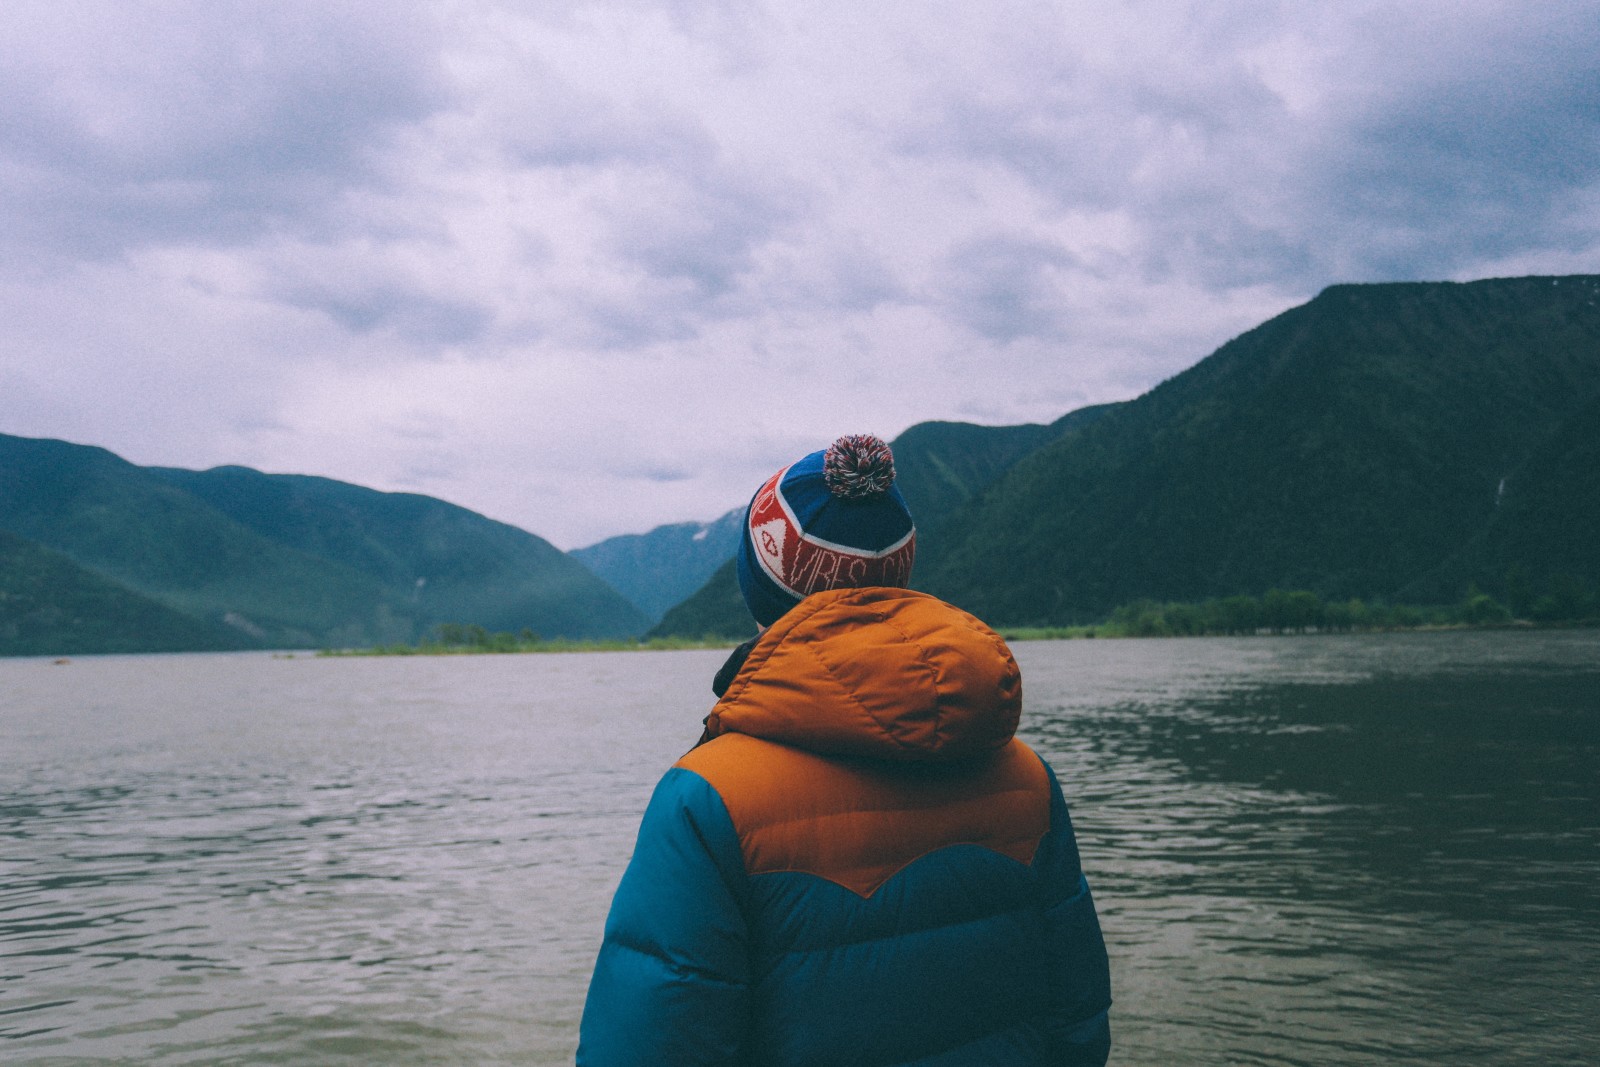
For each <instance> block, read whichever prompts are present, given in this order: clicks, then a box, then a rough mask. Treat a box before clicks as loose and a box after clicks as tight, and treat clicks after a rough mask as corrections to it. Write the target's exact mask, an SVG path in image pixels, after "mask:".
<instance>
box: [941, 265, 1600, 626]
mask: <svg viewBox="0 0 1600 1067" xmlns="http://www.w3.org/2000/svg"><path fill="white" fill-rule="evenodd" d="M1597 303H1600V278H1596V277H1587V276H1585V277H1564V278H1548V277H1545V278H1511V279H1493V280H1488V281H1480V282H1470V283H1405V284H1382V285H1339V286H1333V287H1331V288H1329V289H1327V290H1325V291H1324V292H1322V293H1321V294H1320V295H1318V296H1317V297H1316V298H1315V299H1313V300H1311V301H1310V302H1308V303H1307V304H1304V305H1302V306H1300V307H1297V308H1293V309H1291V310H1289V311H1287V312H1284V313H1283V314H1282V315H1279V316H1277V317H1276V318H1274V319H1272V320H1270V321H1268V322H1266V323H1264V324H1262V325H1261V326H1259V327H1257V328H1255V329H1253V330H1251V331H1250V332H1248V333H1246V334H1244V335H1242V336H1240V337H1238V338H1236V339H1234V340H1233V341H1230V342H1228V343H1227V344H1225V345H1224V346H1223V347H1222V348H1220V349H1218V350H1217V351H1216V352H1215V353H1213V354H1212V355H1211V356H1209V357H1207V358H1206V359H1204V360H1202V361H1201V362H1200V363H1198V364H1196V365H1195V366H1194V367H1192V368H1190V369H1189V370H1187V371H1185V372H1183V373H1182V374H1179V375H1177V376H1176V377H1174V378H1172V379H1170V380H1168V381H1166V382H1164V383H1162V384H1161V385H1159V386H1157V387H1156V388H1155V389H1152V390H1151V391H1150V392H1148V393H1146V394H1145V395H1143V396H1141V397H1139V398H1138V399H1137V400H1134V401H1131V402H1129V403H1127V404H1125V405H1122V406H1120V407H1119V408H1117V409H1116V410H1114V411H1112V412H1109V413H1107V414H1106V415H1105V416H1104V417H1102V418H1100V419H1098V420H1097V421H1095V422H1094V423H1092V424H1091V425H1089V426H1086V427H1083V428H1082V429H1081V430H1079V431H1078V432H1076V433H1073V434H1069V435H1067V436H1066V437H1064V438H1062V439H1060V440H1058V441H1056V442H1054V443H1052V444H1050V445H1047V446H1045V447H1044V448H1041V449H1040V450H1038V451H1036V452H1034V453H1033V454H1031V455H1030V456H1028V457H1027V458H1026V459H1024V460H1022V461H1021V462H1018V463H1017V464H1016V465H1014V466H1013V467H1011V468H1010V469H1009V470H1007V471H1006V472H1005V474H1004V475H1003V476H1001V477H1000V478H999V479H998V480H997V481H996V482H995V483H994V484H993V485H992V486H990V488H989V489H988V491H987V492H985V493H984V494H983V495H982V497H981V498H979V499H976V500H974V501H972V502H971V503H970V504H968V505H966V506H964V507H963V508H961V509H960V510H959V511H958V512H957V513H955V514H954V515H952V516H951V517H950V519H949V520H948V521H947V522H946V523H945V525H944V526H943V528H942V530H941V531H940V550H939V552H938V553H937V554H936V556H935V558H933V559H932V560H931V561H930V562H931V563H932V566H930V567H929V568H927V569H926V570H919V575H918V584H919V586H920V587H921V588H925V589H927V590H928V591H930V592H933V593H935V594H937V595H940V596H943V597H945V598H946V599H949V600H952V601H954V602H955V603H958V604H960V605H961V606H963V607H965V608H968V609H969V610H972V611H974V612H975V613H977V614H979V615H980V616H983V617H985V618H989V619H992V620H995V621H997V622H1000V623H1004V624H1007V625H1018V624H1024V623H1062V622H1074V621H1089V620H1095V619H1099V618H1103V617H1104V616H1105V614H1106V613H1107V612H1109V611H1110V610H1111V609H1112V608H1114V607H1116V606H1118V605H1120V604H1123V603H1127V602H1129V601H1132V600H1135V599H1137V598H1141V597H1150V598H1155V599H1160V600H1198V599H1203V598H1206V597H1212V596H1225V595H1230V594H1234V593H1252V594H1259V593H1262V592H1265V591H1266V590H1268V589H1272V588H1282V589H1308V590H1311V591H1314V592H1316V593H1319V594H1321V595H1322V596H1324V597H1327V598H1333V597H1350V596H1359V597H1376V598H1392V597H1398V596H1402V595H1418V594H1420V593H1422V592H1424V591H1426V592H1428V593H1430V594H1431V596H1432V597H1433V598H1436V599H1449V598H1453V597H1455V596H1459V595H1461V593H1462V592H1463V589H1462V583H1464V582H1465V581H1466V580H1468V579H1470V578H1471V577H1473V576H1474V575H1476V576H1478V577H1489V576H1493V577H1495V578H1496V579H1497V580H1499V576H1503V575H1504V574H1506V573H1507V571H1510V570H1512V569H1514V568H1521V573H1523V574H1524V575H1525V576H1526V578H1525V579H1524V580H1526V581H1531V582H1534V583H1536V584H1537V583H1538V582H1541V581H1547V580H1555V578H1556V577H1557V573H1556V571H1555V570H1554V569H1553V568H1554V567H1555V566H1556V565H1557V564H1559V565H1560V566H1563V567H1572V568H1583V569H1585V570H1586V571H1587V572H1588V573H1592V572H1593V569H1594V566H1595V564H1594V563H1593V559H1594V555H1595V554H1594V551H1593V545H1594V544H1595V542H1594V541H1593V540H1588V541H1586V542H1583V541H1581V539H1579V538H1575V537H1572V536H1570V533H1571V531H1573V530H1575V529H1577V528H1578V527H1577V526H1575V525H1573V524H1572V521H1571V520H1572V519H1573V517H1574V516H1577V515H1587V516H1589V518H1587V519H1586V520H1584V521H1586V522H1588V523H1589V524H1590V527H1591V528H1592V525H1593V509H1594V507H1595V503H1596V496H1595V495H1596V492H1597V488H1596V485H1597V479H1596V477H1595V475H1594V471H1595V469H1596V468H1595V467H1594V466H1593V459H1594V451H1595V437H1594V432H1595V431H1594V414H1593V411H1592V405H1593V404H1594V403H1595V401H1596V399H1597V397H1600V306H1597ZM1496 572H1498V573H1496ZM1577 577H1580V578H1581V575H1580V576H1577ZM1590 580H1591V581H1592V579H1590Z"/></svg>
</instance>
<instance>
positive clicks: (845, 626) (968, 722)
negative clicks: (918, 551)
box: [706, 588, 1022, 762]
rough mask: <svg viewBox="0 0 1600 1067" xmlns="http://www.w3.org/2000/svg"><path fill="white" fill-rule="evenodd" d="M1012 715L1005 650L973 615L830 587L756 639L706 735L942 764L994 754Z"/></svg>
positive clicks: (923, 599) (1012, 723) (1018, 701)
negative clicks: (744, 736)
mask: <svg viewBox="0 0 1600 1067" xmlns="http://www.w3.org/2000/svg"><path fill="white" fill-rule="evenodd" d="M1021 710H1022V676H1021V672H1019V671H1018V670H1017V664H1016V661H1015V660H1013V659H1012V658H1011V650H1010V649H1008V648H1007V647H1006V644H1005V642H1004V641H1003V640H1001V638H1000V636H999V635H998V634H996V633H995V632H994V631H993V630H991V629H989V628H988V627H987V626H985V625H984V624H983V623H982V622H980V621H979V620H978V619H976V618H975V617H973V616H971V615H969V614H967V613H966V612H964V611H962V610H960V609H959V608H955V607H952V606H951V605H949V604H946V603H945V602H944V601H942V600H939V599H937V598H935V597H931V596H928V595H927V594H926V593H918V592H914V591H912V590H909V589H891V588H869V589H830V590H827V591H824V592H821V593H814V594H812V595H811V596H808V597H806V599H805V600H803V601H801V602H800V603H799V604H798V605H796V606H795V607H794V608H793V609H791V610H790V611H789V612H788V613H787V614H785V615H784V616H783V618H781V619H779V620H778V622H777V623H776V624H774V625H773V626H772V627H771V628H770V629H769V630H767V632H766V633H765V634H763V635H762V636H761V640H760V641H758V642H757V643H756V645H755V647H754V648H753V649H752V650H751V651H750V655H749V658H747V659H746V660H745V663H744V666H743V667H742V668H741V669H740V670H739V673H738V674H737V675H735V676H734V679H733V682H732V684H730V685H729V687H728V691H727V693H726V694H724V696H723V697H722V699H721V700H720V701H718V702H717V705H716V707H714V708H713V709H712V711H711V715H710V716H709V717H708V718H707V719H706V733H707V735H708V736H709V737H716V736H718V735H720V734H724V733H740V734H747V735H750V736H753V737H760V738H764V739H766V740H768V741H777V742H779V743H781V744H786V745H793V746H795V747H798V748H804V749H807V750H809V751H812V752H816V753H819V754H822V755H833V756H862V757H870V758H873V759H887V760H896V761H905V762H951V761H955V760H962V759H968V758H971V757H974V756H979V755H982V754H985V753H988V752H993V751H994V750H996V749H998V748H1000V747H1001V746H1002V745H1004V744H1005V743H1006V742H1007V741H1009V740H1010V739H1011V737H1012V735H1013V734H1014V733H1015V732H1016V728H1017V719H1018V716H1019V715H1020V713H1021Z"/></svg>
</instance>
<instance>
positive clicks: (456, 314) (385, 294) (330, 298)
mask: <svg viewBox="0 0 1600 1067" xmlns="http://www.w3.org/2000/svg"><path fill="white" fill-rule="evenodd" d="M271 295H272V297H273V298H274V299H275V300H279V301H282V302H284V303H286V304H290V305H292V306H294V307H299V308H304V309H307V310H311V311H317V312H320V313H322V314H324V315H327V316H328V317H329V318H331V319H333V320H334V321H335V322H337V323H338V324H339V325H341V326H343V327H344V328H345V329H347V330H349V331H351V332H352V333H357V334H366V333H372V332H374V331H378V330H392V331H394V332H395V333H397V334H399V335H400V336H402V337H404V338H406V339H407V340H409V341H414V342H419V343H422V344H425V345H434V344H446V345H463V344H468V343H470V342H472V341H475V340H478V339H480V338H482V337H483V336H484V335H485V334H486V333H487V331H488V330H489V328H490V327H491V326H492V325H493V323H494V312H493V311H492V310H490V309H489V308H488V307H486V306H484V305H483V304H481V303H478V302H475V301H470V300H462V299H453V298H450V297H447V296H441V295H439V294H438V293H435V292H433V291H430V290H428V289H426V288H424V287H422V286H420V285H405V284H400V283H376V284H365V285H363V284H360V283H359V282H354V283H351V284H346V285H340V286H332V285H316V284H312V283H309V282H306V281H304V280H302V279H287V280H285V282H284V283H282V284H280V285H278V286H277V287H275V288H274V289H272V290H271Z"/></svg>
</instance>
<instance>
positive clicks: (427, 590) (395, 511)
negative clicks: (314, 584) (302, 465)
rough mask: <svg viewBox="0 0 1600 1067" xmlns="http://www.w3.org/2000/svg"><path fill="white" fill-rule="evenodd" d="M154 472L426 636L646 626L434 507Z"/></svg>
mask: <svg viewBox="0 0 1600 1067" xmlns="http://www.w3.org/2000/svg"><path fill="white" fill-rule="evenodd" d="M151 471H152V473H153V474H154V475H156V476H157V477H158V478H160V479H162V480H163V481H165V482H167V483H168V484H170V485H173V486H175V487H177V488H180V489H183V490H184V491H186V492H187V493H189V494H190V495H192V496H194V497H195V498H197V499H199V500H201V501H204V502H205V503H206V504H208V505H210V506H211V507H212V508H214V509H216V510H217V511H218V512H220V513H222V514H223V515H225V516H227V517H228V518H229V519H231V520H233V521H234V522H237V523H239V524H240V525H241V526H244V527H246V528H247V529H249V530H251V531H252V532H254V533H256V534H258V535H260V536H262V537H265V538H267V539H268V540H270V541H272V542H273V543H275V544H277V545H280V546H283V547H285V548H288V549H290V550H293V551H296V552H301V553H305V554H306V555H308V556H312V557H315V558H317V559H321V560H326V561H329V562H331V563H333V564H336V565H337V566H339V567H342V568H345V569H347V570H349V571H352V572H355V573H357V574H360V575H362V576H363V577H365V578H368V579H371V580H373V581H376V582H377V583H379V584H380V585H381V586H382V587H383V588H384V589H385V590H386V591H387V592H388V594H389V595H390V596H391V597H393V598H394V599H395V600H396V602H398V604H399V605H400V610H402V612H403V613H404V614H405V615H406V616H408V617H410V618H411V619H413V620H414V622H415V626H416V627H418V628H421V629H426V628H427V627H429V626H432V625H434V624H436V623H440V622H462V623H476V624H477V625H480V626H483V627H484V628H485V629H488V630H510V631H517V630H521V629H524V628H527V629H531V630H533V631H534V632H535V633H538V634H540V635H542V636H545V637H555V636H560V637H625V636H631V635H634V634H637V633H639V632H640V631H642V630H644V629H645V628H646V627H647V626H648V625H649V623H648V620H646V619H645V617H644V616H643V615H642V614H641V613H640V612H638V611H637V610H635V609H634V608H633V607H632V605H630V604H628V603H627V602H626V601H625V600H624V599H623V598H622V597H621V596H619V595H618V594H617V592H616V591H615V590H614V589H612V588H610V587H609V586H607V585H606V584H605V583H604V582H602V581H600V580H599V579H597V578H595V577H594V575H592V574H590V573H589V571H587V570H586V569H585V568H584V567H582V566H581V565H579V564H578V563H576V562H574V561H573V560H572V559H570V558H569V557H568V556H567V555H566V554H565V553H563V552H562V551H561V550H560V549H558V548H556V547H555V546H554V545H552V544H550V543H549V542H548V541H546V540H544V539H543V538H541V537H536V536H534V535H533V534H530V533H528V532H526V531H524V530H520V529H518V528H516V527H515V526H508V525H506V524H505V523H502V522H495V521H494V520H493V519H488V518H485V517H484V516H482V515H479V514H477V513H476V512H473V511H468V510H467V509H466V508H462V507H457V506H456V505H454V504H448V503H446V502H445V501H443V500H438V499H436V498H434V497H429V496H421V495H418V494H415V493H382V492H378V491H377V490H374V489H367V488H363V487H362V486H359V485H351V484H349V483H347V482H339V481H334V480H332V479H329V478H316V477H311V476H307V475H294V474H263V473H262V472H260V471H257V470H252V469H250V468H248V467H215V468H213V469H211V470H207V471H187V470H176V469H172V468H152V469H151Z"/></svg>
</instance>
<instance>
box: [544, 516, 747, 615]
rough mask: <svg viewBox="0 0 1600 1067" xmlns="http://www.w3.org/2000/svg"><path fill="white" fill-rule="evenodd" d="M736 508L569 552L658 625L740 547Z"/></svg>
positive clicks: (611, 538) (607, 540)
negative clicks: (671, 609)
mask: <svg viewBox="0 0 1600 1067" xmlns="http://www.w3.org/2000/svg"><path fill="white" fill-rule="evenodd" d="M743 514H744V509H743V508H734V509H733V510H731V511H729V512H727V513H726V514H724V515H722V516H720V517H719V518H716V519H713V520H712V521H710V522H677V523H670V524H668V525H665V526H657V527H656V528H655V529H653V530H650V531H648V532H646V533H642V534H621V535H619V536H617V537H608V538H606V539H605V540H604V541H600V542H597V543H595V544H592V545H589V546H587V547H584V548H574V549H572V550H571V551H570V552H568V553H567V554H568V555H569V556H571V557H572V558H573V559H575V560H577V561H578V562H579V563H582V564H583V565H584V566H585V567H588V568H589V569H590V570H591V571H593V572H594V573H595V574H596V575H597V576H598V577H599V578H600V579H601V580H603V581H604V582H605V583H606V584H607V585H609V586H611V588H613V589H615V590H616V591H617V592H619V593H621V594H622V595H623V596H624V597H626V598H627V599H628V600H629V601H630V602H631V603H632V604H633V605H634V606H635V607H637V608H638V609H639V610H640V611H641V612H643V613H644V614H645V616H646V617H647V618H649V620H650V622H651V623H652V624H653V623H655V622H658V621H659V620H660V619H661V616H662V615H664V614H665V613H666V611H667V609H668V608H670V607H672V606H673V605H674V604H677V603H679V602H680V601H682V600H683V599H684V598H685V597H687V596H688V595H689V594H690V593H693V592H694V591H695V590H696V589H698V588H700V586H702V585H704V584H705V581H706V579H707V578H709V577H711V575H712V573H713V572H715V571H716V569H717V568H718V567H719V566H721V565H722V564H723V563H724V562H725V561H726V560H727V559H728V558H729V557H730V556H732V555H733V553H734V551H735V549H737V547H738V545H739V519H740V517H741V516H742V515H743Z"/></svg>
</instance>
